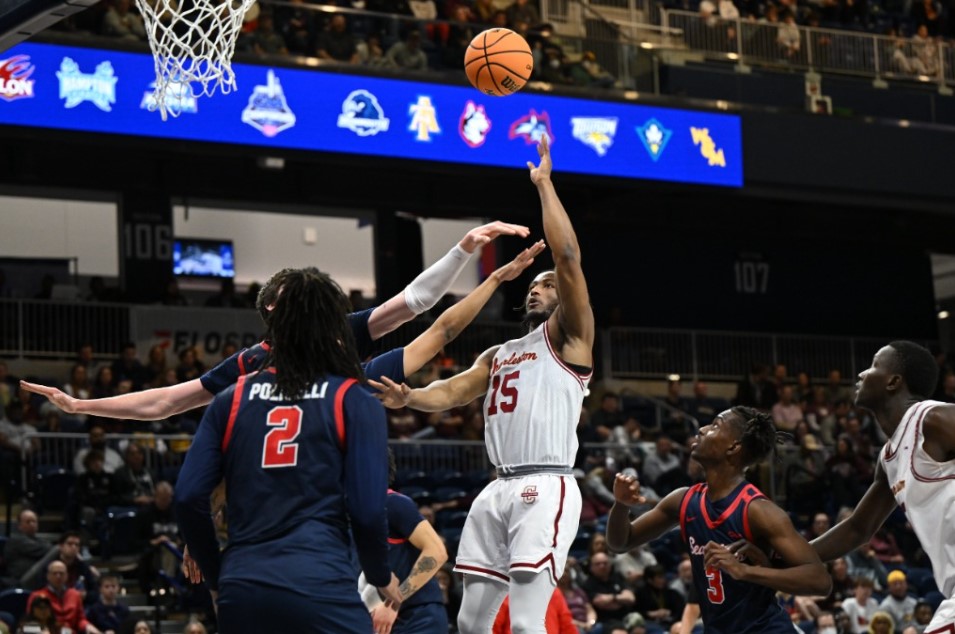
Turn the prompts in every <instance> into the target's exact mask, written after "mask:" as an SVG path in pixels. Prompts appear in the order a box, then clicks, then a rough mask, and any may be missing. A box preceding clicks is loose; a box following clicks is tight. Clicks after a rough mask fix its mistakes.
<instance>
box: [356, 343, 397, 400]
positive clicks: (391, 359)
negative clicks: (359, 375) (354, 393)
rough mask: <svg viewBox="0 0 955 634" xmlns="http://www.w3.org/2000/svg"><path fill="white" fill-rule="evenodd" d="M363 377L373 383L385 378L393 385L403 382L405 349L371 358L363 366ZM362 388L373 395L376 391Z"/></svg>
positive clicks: (368, 386) (367, 386) (370, 388)
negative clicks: (392, 382) (393, 383)
mask: <svg viewBox="0 0 955 634" xmlns="http://www.w3.org/2000/svg"><path fill="white" fill-rule="evenodd" d="M363 367H364V369H365V376H367V377H368V378H369V379H373V380H375V381H380V380H381V377H383V376H386V377H388V378H389V379H391V380H392V381H394V382H395V383H404V382H405V379H406V377H405V349H404V348H403V347H402V348H395V349H394V350H389V351H388V352H385V353H383V354H379V355H378V356H377V357H373V358H372V359H371V360H370V361H368V363H365V364H364V366H363ZM363 387H364V388H365V389H366V390H368V391H369V392H371V393H372V394H374V393H375V392H376V391H377V390H375V388H373V387H371V386H370V385H368V384H367V383H366V384H363Z"/></svg>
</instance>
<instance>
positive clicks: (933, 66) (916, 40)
mask: <svg viewBox="0 0 955 634" xmlns="http://www.w3.org/2000/svg"><path fill="white" fill-rule="evenodd" d="M912 50H913V51H914V52H915V58H916V61H915V62H913V66H914V67H915V69H916V72H917V73H918V74H919V75H928V76H929V77H934V76H935V75H936V74H938V45H937V44H936V43H935V39H934V38H933V37H932V36H931V35H929V30H928V26H927V25H926V24H924V23H923V24H920V25H919V28H918V31H916V33H915V35H913V36H912ZM916 62H917V63H916Z"/></svg>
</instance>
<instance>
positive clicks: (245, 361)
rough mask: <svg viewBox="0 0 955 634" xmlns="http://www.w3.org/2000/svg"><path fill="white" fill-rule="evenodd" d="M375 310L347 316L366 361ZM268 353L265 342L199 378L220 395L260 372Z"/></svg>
mask: <svg viewBox="0 0 955 634" xmlns="http://www.w3.org/2000/svg"><path fill="white" fill-rule="evenodd" d="M373 310H375V309H374V308H369V309H367V310H362V311H359V312H357V313H348V315H347V317H348V325H349V326H351V330H352V333H353V334H354V335H355V344H356V347H357V350H358V358H359V359H364V358H366V357H367V356H368V355H369V354H371V352H372V349H373V346H374V342H373V341H372V339H371V333H370V332H369V330H368V319H369V318H370V317H371V313H372V311H373ZM268 352H269V344H268V343H267V342H265V341H263V342H261V343H257V344H256V345H254V346H252V347H251V348H245V349H244V350H240V351H238V352H236V353H235V354H234V355H232V356H231V357H229V358H228V359H225V360H223V361H221V362H220V363H219V364H218V365H217V366H215V367H214V368H212V369H211V370H209V371H208V372H206V373H205V374H203V375H202V376H201V377H199V380H200V381H201V382H202V387H203V388H205V390H206V391H207V392H209V393H210V394H218V393H219V392H221V391H222V390H224V389H226V388H227V387H229V386H230V385H233V384H234V383H235V382H236V381H237V380H238V378H239V377H240V376H242V375H243V374H248V373H249V372H254V371H255V370H258V369H259V367H260V366H261V365H262V361H263V360H265V356H266V355H267V354H268ZM402 367H403V366H402Z"/></svg>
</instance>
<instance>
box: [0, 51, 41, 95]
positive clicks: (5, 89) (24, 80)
mask: <svg viewBox="0 0 955 634" xmlns="http://www.w3.org/2000/svg"><path fill="white" fill-rule="evenodd" d="M34 70H36V69H35V67H34V66H33V64H31V63H30V56H29V55H14V56H13V57H11V58H9V59H3V60H0V99H3V100H4V101H14V100H15V99H25V98H29V97H33V80H32V79H30V75H32V74H33V71H34Z"/></svg>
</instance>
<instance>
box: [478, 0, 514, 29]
mask: <svg viewBox="0 0 955 634" xmlns="http://www.w3.org/2000/svg"><path fill="white" fill-rule="evenodd" d="M472 11H473V13H474V21H475V22H480V23H482V24H490V23H491V20H492V19H493V17H494V14H495V13H496V12H497V9H496V8H495V7H494V0H474V7H473V9H472ZM506 15H507V14H505V16H506Z"/></svg>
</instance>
